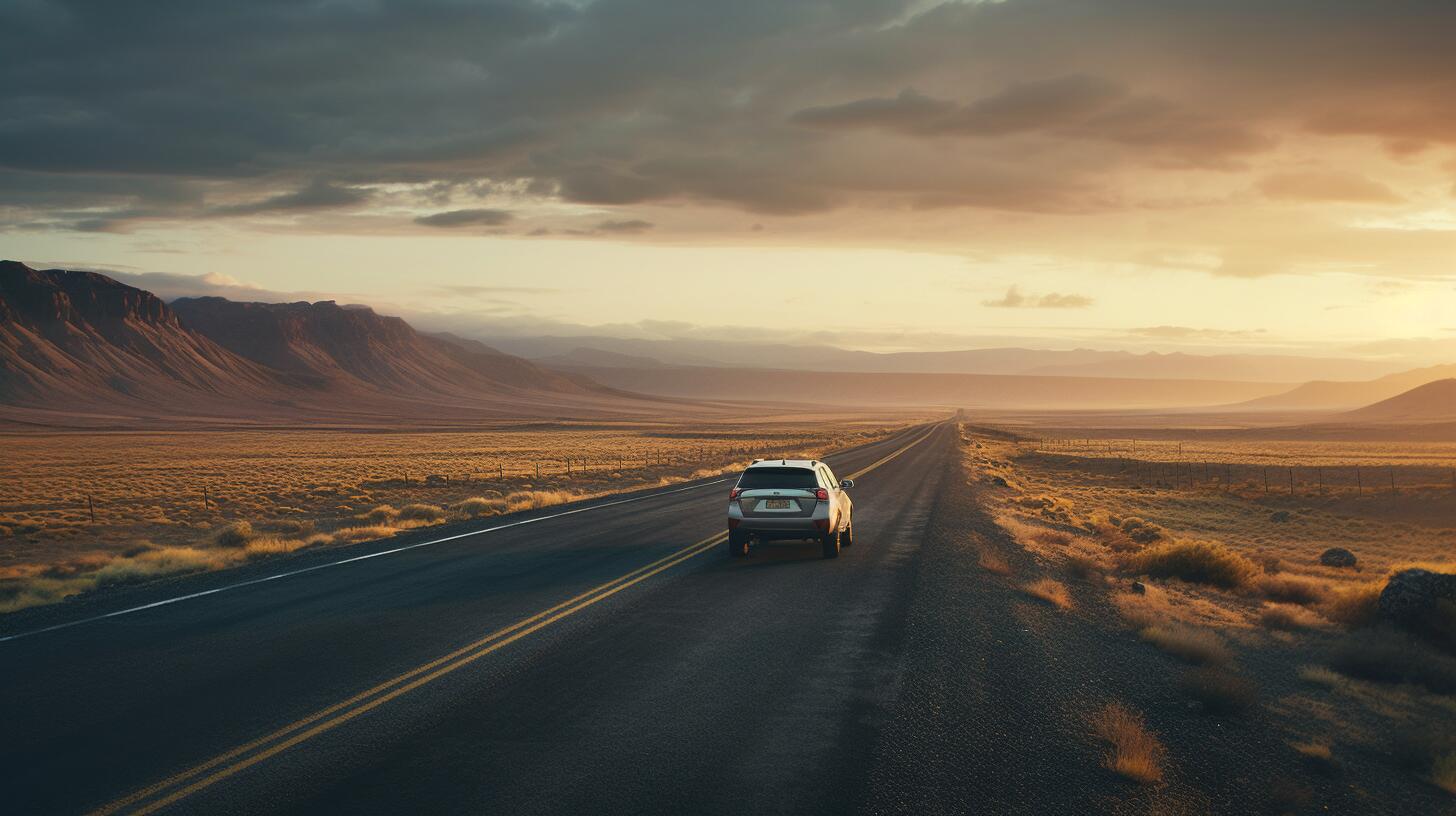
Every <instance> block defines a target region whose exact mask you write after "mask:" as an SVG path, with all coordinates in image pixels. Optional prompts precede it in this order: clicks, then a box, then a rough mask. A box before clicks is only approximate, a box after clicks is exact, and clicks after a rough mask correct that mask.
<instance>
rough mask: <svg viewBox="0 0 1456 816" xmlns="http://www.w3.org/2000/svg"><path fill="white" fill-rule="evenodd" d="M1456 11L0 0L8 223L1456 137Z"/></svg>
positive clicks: (766, 191) (944, 172)
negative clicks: (1316, 140)
mask: <svg viewBox="0 0 1456 816" xmlns="http://www.w3.org/2000/svg"><path fill="white" fill-rule="evenodd" d="M1452 41H1456V11H1453V8H1452V6H1451V4H1450V2H1449V1H1448V0H1391V2H1385V3H1370V2H1366V1H1365V0H1223V1H1222V2H1217V3H1210V2H1205V1H1204V0H1100V1H1099V2H1096V3H1088V2H1085V0H1007V1H1006V2H999V3H980V2H970V3H945V4H941V5H929V6H927V5H926V4H925V3H919V2H915V3H912V2H909V0H905V1H904V2H886V1H884V0H838V1H836V0H801V1H800V2H792V3H785V2H781V0H742V1H741V2H732V3H727V2H721V0H660V1H659V2H652V1H651V0H597V2H594V3H588V4H577V3H565V2H531V1H530V0H481V1H480V2H465V1H464V0H424V1H421V2H404V0H372V1H370V2H366V1H365V0H314V2H294V1H293V0H256V1H255V2H250V3H232V2H201V1H200V0H159V2H152V3H146V4H133V3H116V2H102V1H101V0H91V1H90V2H86V1H83V0H24V1H23V2H10V3H3V4H0V106H3V110H4V111H5V116H4V119H3V122H0V185H3V186H0V222H3V224H4V225H9V226H11V227H14V226H15V225H17V224H22V223H25V224H29V223H48V224H55V225H57V226H63V227H69V228H116V227H117V226H118V225H125V224H127V223H131V222H134V221H137V220H142V219H147V218H157V219H161V218H186V217H197V216H198V215H204V216H207V215H210V216H218V217H221V216H228V217H246V216H250V215H257V214H263V213H269V212H294V213H306V212H308V211H310V210H313V209H326V208H327V209H334V208H344V207H350V206H359V205H362V204H367V203H368V202H366V201H364V200H363V196H364V195H365V192H364V191H363V190H362V189H361V188H367V187H369V186H370V185H381V184H388V183H396V182H402V183H409V184H414V185H420V186H421V188H422V189H423V188H425V187H429V188H430V189H431V190H435V191H439V190H449V191H453V192H454V193H456V194H459V193H460V192H461V191H466V190H471V189H481V190H485V189H496V188H497V187H499V186H501V185H517V186H519V187H521V188H523V189H529V190H531V191H532V192H533V193H535V194H545V195H552V196H559V197H560V198H562V199H565V200H567V201H575V202H582V203H590V204H597V205H607V206H614V205H627V204H643V203H654V202H665V201H692V202H705V203H709V204H715V205H722V206H727V207H732V208H737V209H741V210H745V211H751V212H760V213H767V214H784V215H792V214H798V213H808V212H818V211H824V210H828V209H833V208H836V207H841V206H846V205H851V204H857V203H865V202H883V203H888V204H905V205H911V206H966V207H988V208H1003V209H1020V210H1035V211H1041V210H1055V211H1078V210H1086V209H1094V208H1096V207H1101V206H1112V204H1109V203H1108V202H1109V201H1111V199H1112V197H1110V196H1108V195H1105V194H1104V192H1103V191H1102V190H1101V188H1102V187H1103V182H1104V180H1105V178H1106V177H1107V175H1108V174H1109V173H1113V172H1116V168H1118V167H1120V166H1126V165H1128V164H1136V163H1151V164H1160V165H1162V164H1167V163H1170V162H1172V163H1176V164H1182V165H1186V164H1192V165H1200V166H1208V167H1214V168H1221V167H1230V166H1233V165H1234V164H1235V163H1236V162H1237V161H1239V160H1241V159H1242V158H1244V157H1247V156H1250V155H1255V154H1257V153H1259V152H1260V151H1262V150H1266V149H1268V148H1269V147H1270V146H1271V145H1272V144H1274V141H1275V139H1276V137H1277V135H1278V134H1277V133H1276V131H1277V130H1279V129H1280V128H1283V129H1285V130H1286V131H1287V130H1289V129H1291V128H1293V129H1295V130H1298V131H1300V132H1304V133H1311V132H1313V133H1321V134H1329V135H1331V136H1335V137H1343V138H1351V137H1373V138H1376V139H1380V140H1384V141H1385V142H1386V143H1387V144H1389V145H1390V146H1391V149H1393V150H1401V151H1415V150H1418V149H1420V147H1421V146H1422V145H1424V144H1428V143H1431V144H1435V143H1445V144H1456V108H1452V106H1451V105H1450V103H1449V100H1450V99H1452V98H1456V80H1453V79H1452V78H1453V77H1456V49H1452V48H1451V47H1450V43H1451V42H1452ZM946 140H954V144H956V145H957V147H956V148H955V149H954V150H953V151H948V150H946V149H945V148H944V143H945V141H946ZM922 143H924V144H922ZM929 151H935V152H929ZM932 161H933V162H938V163H939V164H940V168H939V169H940V171H941V172H939V173H936V172H930V171H929V169H928V165H929V164H931V163H932ZM874 163H882V164H886V163H887V164H893V165H897V166H898V165H900V164H904V165H907V167H906V169H905V174H904V175H903V176H902V177H901V178H898V179H892V178H887V177H886V175H887V174H886V172H885V171H883V170H881V169H879V168H875V167H870V166H867V165H869V164H874ZM1007 166H1015V167H1022V168H1028V169H1026V170H1024V171H1022V172H1021V173H1020V175H1022V176H1024V177H1025V178H1024V179H1020V180H1019V179H1017V178H1013V177H1012V176H1015V175H1017V174H1016V173H1007V172H1004V171H1003V172H1001V173H1000V175H999V176H998V175H996V174H994V173H993V172H992V168H996V167H1007ZM321 178H322V179H329V180H330V181H329V182H327V183H324V182H320V181H318V179H321ZM944 178H955V179H961V180H963V182H964V183H963V184H961V185H960V186H958V187H952V186H951V185H949V184H948V183H947V182H945V181H944V180H943V179H944ZM8 180H19V181H20V183H19V184H18V185H12V184H9V183H5V182H7V181H8ZM421 195H422V196H424V195H425V194H424V193H421ZM429 201H430V202H432V206H446V207H449V206H453V207H455V208H457V209H459V208H461V207H462V204H464V205H466V207H465V208H467V209H485V208H488V204H489V202H484V201H482V202H480V204H481V206H480V207H468V202H462V201H460V200H459V199H449V198H448V197H442V196H440V195H438V194H437V195H435V197H434V198H431V199H429ZM422 223H424V224H425V225H427V226H428V225H431V224H430V222H428V221H426V222H422ZM433 225H434V226H439V224H438V223H437V224H433Z"/></svg>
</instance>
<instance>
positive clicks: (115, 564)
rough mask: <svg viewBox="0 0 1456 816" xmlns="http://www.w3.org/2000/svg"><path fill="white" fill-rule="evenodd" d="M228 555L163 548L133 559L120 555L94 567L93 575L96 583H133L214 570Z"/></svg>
mask: <svg viewBox="0 0 1456 816" xmlns="http://www.w3.org/2000/svg"><path fill="white" fill-rule="evenodd" d="M228 559H229V556H224V555H222V554H219V553H216V552H207V551H206V550H198V549H194V548H192V547H162V548H160V549H156V550H148V551H147V552H144V553H142V554H141V555H138V556H137V557H135V558H120V559H117V560H115V561H112V562H111V563H110V564H107V565H106V566H104V567H102V568H101V569H99V570H97V571H96V572H95V573H94V575H93V576H92V577H93V578H94V579H95V581H96V585H97V586H115V585H120V584H134V583H139V582H141V581H147V580H150V579H152V578H157V577H160V576H163V575H182V574H185V573H189V572H201V571H203V570H208V569H216V568H218V567H221V566H224V565H225V564H226V563H227V562H228Z"/></svg>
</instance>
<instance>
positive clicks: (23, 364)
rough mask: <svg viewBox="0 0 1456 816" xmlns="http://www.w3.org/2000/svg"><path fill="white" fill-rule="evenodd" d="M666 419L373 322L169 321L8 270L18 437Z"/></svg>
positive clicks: (220, 307)
mask: <svg viewBox="0 0 1456 816" xmlns="http://www.w3.org/2000/svg"><path fill="white" fill-rule="evenodd" d="M654 404H656V407H657V408H658V409H660V408H661V405H660V403H657V401H654V400H650V399H647V398H638V397H632V396H630V395H624V394H620V393H617V392H614V391H612V390H610V389H608V388H605V387H603V386H601V385H598V384H596V383H593V382H591V381H590V380H587V379H585V378H582V377H579V376H572V375H569V374H564V373H562V372H559V371H552V370H545V369H542V368H540V367H538V366H536V365H535V364H533V363H531V362H528V361H526V360H522V359H520V358H518V357H514V356H511V355H508V354H504V353H501V352H499V351H496V350H495V349H492V348H489V347H486V346H484V345H482V344H480V343H476V342H473V341H469V340H463V339H459V338H455V339H454V340H453V341H452V340H450V339H446V338H440V337H431V336H427V335H424V334H421V333H419V332H417V331H415V330H414V329H413V328H412V327H410V325H409V324H408V323H406V322H405V321H403V320H401V319H399V318H397V317H386V316H382V315H378V314H376V313H375V312H374V311H373V310H371V309H368V308H365V307H349V308H345V307H340V306H338V305H337V304H335V303H333V302H331V301H323V302H319V303H273V304H269V303H238V302H234V301H229V300H225V299H223V298H213V297H208V298H196V299H181V300H178V301H176V302H175V303H173V304H172V305H170V306H169V305H168V304H166V303H164V302H163V301H162V300H161V299H160V298H157V297H156V296H155V295H152V294H151V293H149V292H146V291H143V290H141V289H137V288H134V287H131V286H127V285H125V284H122V283H119V282H117V281H115V280H113V279H111V278H109V277H106V276H105V275H100V274H97V273H93V272H74V271H66V270H60V269H48V270H36V269H32V268H30V267H28V266H26V265H24V264H21V263H16V262H13V261H4V262H0V418H3V419H6V420H9V421H11V422H17V423H29V424H59V425H69V424H89V425H94V424H107V423H110V422H115V423H121V424H125V423H126V422H128V421H134V420H139V419H149V420H179V419H185V420H188V421H212V420H216V421H218V422H230V423H231V422H252V421H263V420H268V421H300V422H313V421H341V422H363V423H380V422H388V421H391V420H395V419H402V418H403V419H410V420H414V421H422V422H434V421H447V422H448V421H467V420H475V421H478V420H481V419H489V418H503V417H548V416H558V415H575V416H596V417H600V416H603V415H606V414H614V413H634V412H635V413H646V412H650V411H652V410H653V405H654Z"/></svg>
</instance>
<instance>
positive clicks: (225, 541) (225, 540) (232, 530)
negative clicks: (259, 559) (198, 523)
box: [212, 521, 257, 547]
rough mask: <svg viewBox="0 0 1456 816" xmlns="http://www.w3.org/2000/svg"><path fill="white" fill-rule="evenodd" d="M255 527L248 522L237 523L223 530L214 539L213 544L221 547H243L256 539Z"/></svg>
mask: <svg viewBox="0 0 1456 816" xmlns="http://www.w3.org/2000/svg"><path fill="white" fill-rule="evenodd" d="M256 535H257V534H256V533H254V532H253V525H252V524H251V523H249V522H246V521H235V522H233V523H232V524H229V525H228V526H226V527H224V528H222V529H221V530H219V531H218V533H217V535H216V536H214V537H213V539H212V543H214V544H216V545H217V546H219V547H241V546H243V545H245V544H247V543H248V542H249V541H252V540H253V538H254V537H256Z"/></svg>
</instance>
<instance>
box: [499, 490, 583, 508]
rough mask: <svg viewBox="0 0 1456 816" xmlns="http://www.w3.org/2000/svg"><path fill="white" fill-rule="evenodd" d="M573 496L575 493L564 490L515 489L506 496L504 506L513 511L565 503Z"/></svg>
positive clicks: (573, 497) (574, 496)
mask: <svg viewBox="0 0 1456 816" xmlns="http://www.w3.org/2000/svg"><path fill="white" fill-rule="evenodd" d="M575 498H576V495H575V494H573V493H570V492H567V491H565V490H517V491H515V492H514V493H511V494H510V495H509V496H507V497H506V507H507V509H508V510H510V512H512V513H514V512H517V511H519V510H534V509H536V508H538V507H550V506H552V505H556V504H565V503H566V502H569V501H571V500H572V499H575Z"/></svg>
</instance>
